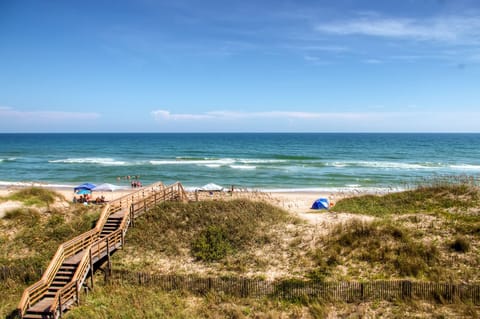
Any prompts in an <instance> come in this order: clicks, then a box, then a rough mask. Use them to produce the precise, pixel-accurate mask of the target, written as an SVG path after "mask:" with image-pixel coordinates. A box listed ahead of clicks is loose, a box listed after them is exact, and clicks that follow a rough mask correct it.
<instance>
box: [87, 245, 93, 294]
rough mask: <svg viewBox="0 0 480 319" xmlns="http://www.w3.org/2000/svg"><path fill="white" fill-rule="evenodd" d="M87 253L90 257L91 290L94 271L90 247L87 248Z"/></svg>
mask: <svg viewBox="0 0 480 319" xmlns="http://www.w3.org/2000/svg"><path fill="white" fill-rule="evenodd" d="M88 254H89V257H90V285H91V286H92V290H93V274H94V271H93V256H92V248H90V249H89V250H88Z"/></svg>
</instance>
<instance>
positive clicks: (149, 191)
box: [17, 183, 187, 319]
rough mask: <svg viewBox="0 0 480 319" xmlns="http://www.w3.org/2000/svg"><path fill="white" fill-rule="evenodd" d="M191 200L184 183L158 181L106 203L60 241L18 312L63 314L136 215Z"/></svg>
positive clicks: (119, 244) (107, 258)
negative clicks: (89, 223) (87, 226)
mask: <svg viewBox="0 0 480 319" xmlns="http://www.w3.org/2000/svg"><path fill="white" fill-rule="evenodd" d="M170 200H177V201H178V200H180V201H185V200H187V196H186V193H185V191H184V189H183V186H182V185H181V184H180V183H175V184H172V185H170V186H164V185H163V184H162V183H155V184H152V185H150V186H148V187H145V188H142V189H139V190H138V191H136V192H134V193H132V194H129V195H126V196H124V197H121V198H119V199H117V200H114V201H112V202H110V203H108V204H107V205H105V207H104V209H103V210H102V213H101V214H100V218H99V220H98V221H97V224H96V225H95V227H94V228H93V229H91V230H90V231H88V232H85V233H83V234H81V235H79V236H77V237H75V238H73V239H71V240H69V241H67V242H65V243H63V244H62V245H60V247H59V248H58V249H57V252H56V254H55V256H54V257H53V258H52V260H51V262H50V264H49V266H48V268H47V269H46V271H45V273H44V274H43V276H42V278H41V279H40V280H39V281H38V282H36V283H35V284H33V285H31V286H30V287H28V288H27V289H25V291H24V293H23V295H22V299H21V300H20V302H19V304H18V307H17V313H18V315H19V316H20V317H21V318H26V319H36V318H53V319H56V318H61V316H62V313H63V312H64V311H66V310H67V309H68V308H70V307H71V306H73V305H74V304H78V303H79V301H80V290H81V288H82V287H83V286H87V282H86V281H87V278H90V279H91V280H90V288H93V273H94V271H95V269H97V268H98V267H99V266H100V264H102V263H103V262H105V261H107V262H108V264H110V255H111V254H113V253H114V252H115V251H116V250H118V249H120V248H122V247H123V245H124V243H125V234H126V233H127V231H128V228H129V227H130V226H131V225H133V224H134V220H135V218H137V217H138V216H140V215H142V214H143V213H145V212H146V211H147V210H149V209H151V208H152V207H155V206H156V205H157V204H158V203H160V202H162V201H170Z"/></svg>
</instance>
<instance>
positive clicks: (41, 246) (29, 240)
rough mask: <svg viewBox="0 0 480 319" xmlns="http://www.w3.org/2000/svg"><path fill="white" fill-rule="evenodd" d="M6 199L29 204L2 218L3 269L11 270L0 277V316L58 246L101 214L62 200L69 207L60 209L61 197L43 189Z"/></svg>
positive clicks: (37, 275) (0, 250) (0, 264)
mask: <svg viewBox="0 0 480 319" xmlns="http://www.w3.org/2000/svg"><path fill="white" fill-rule="evenodd" d="M7 199H8V200H17V201H22V202H23V203H26V204H25V206H22V207H19V208H15V209H12V210H10V211H7V212H5V216H4V217H3V218H1V219H0V269H3V267H6V268H8V269H11V271H9V275H8V276H7V278H4V280H0V317H4V316H5V315H6V314H7V313H8V312H10V311H12V310H13V309H14V308H15V306H16V305H17V303H18V302H19V300H20V296H21V294H22V292H23V289H25V288H26V287H27V286H28V285H30V284H32V283H34V282H35V281H37V280H38V279H39V278H40V276H41V272H40V271H38V270H39V269H45V268H46V267H47V265H48V263H49V262H50V259H51V258H52V256H53V255H54V254H55V252H56V250H57V248H58V246H59V245H60V244H62V243H63V242H65V241H67V240H69V239H71V238H73V237H75V236H76V235H79V234H81V233H83V232H85V231H87V230H89V229H91V228H92V226H94V225H95V221H96V220H97V219H98V216H99V212H98V211H96V210H97V209H98V208H94V207H93V206H92V207H91V208H87V207H85V206H80V205H77V206H71V207H69V206H68V204H67V203H66V202H63V204H64V205H65V206H62V207H67V208H66V209H62V210H60V209H57V208H55V207H53V205H51V204H53V203H54V202H55V201H56V200H57V201H60V200H61V199H62V196H61V195H59V194H57V193H54V192H52V191H49V190H44V189H36V188H33V189H23V190H21V191H19V192H17V193H13V194H12V195H10V196H8V198H7ZM2 200H3V201H5V198H3V199H2ZM48 205H50V207H49V208H48Z"/></svg>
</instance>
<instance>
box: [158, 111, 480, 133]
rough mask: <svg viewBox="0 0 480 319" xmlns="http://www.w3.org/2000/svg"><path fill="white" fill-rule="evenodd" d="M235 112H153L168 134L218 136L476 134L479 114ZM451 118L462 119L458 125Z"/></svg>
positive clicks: (419, 112)
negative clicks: (211, 133)
mask: <svg viewBox="0 0 480 319" xmlns="http://www.w3.org/2000/svg"><path fill="white" fill-rule="evenodd" d="M370 109H371V111H369V112H299V111H268V112H235V111H213V112H205V113H198V114H197V113H184V114H175V113H170V112H169V111H165V110H157V111H154V112H152V114H153V115H154V116H155V118H156V120H157V121H158V122H159V123H160V124H161V125H162V128H163V129H164V130H166V131H197V132H202V131H217V132H232V131H233V132H245V131H264V132H286V131H290V132H319V131H322V132H477V131H478V125H477V123H476V120H473V119H478V118H480V112H425V111H418V110H417V109H412V108H408V107H406V108H405V109H406V111H405V112H386V111H381V109H382V107H372V108H370ZM452 118H456V119H461V120H459V122H458V123H459V124H455V123H453V124H452V122H451V119H452Z"/></svg>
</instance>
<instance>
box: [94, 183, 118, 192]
mask: <svg viewBox="0 0 480 319" xmlns="http://www.w3.org/2000/svg"><path fill="white" fill-rule="evenodd" d="M120 188H122V187H121V186H117V185H113V184H109V183H103V184H100V185H98V186H95V188H94V189H92V190H93V191H95V192H113V191H114V190H117V189H120Z"/></svg>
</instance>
